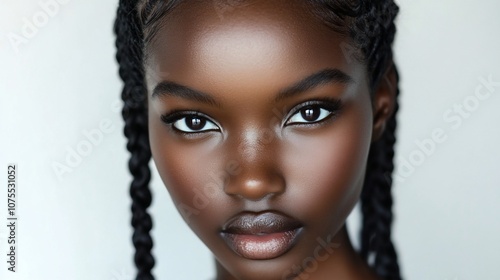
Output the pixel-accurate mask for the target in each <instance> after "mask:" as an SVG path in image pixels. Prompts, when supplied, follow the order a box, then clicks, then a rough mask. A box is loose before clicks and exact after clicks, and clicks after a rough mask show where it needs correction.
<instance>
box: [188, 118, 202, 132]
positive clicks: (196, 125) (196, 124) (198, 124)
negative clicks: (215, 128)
mask: <svg viewBox="0 0 500 280" xmlns="http://www.w3.org/2000/svg"><path fill="white" fill-rule="evenodd" d="M205 123H206V120H205V119H201V118H199V117H188V118H186V125H187V127H189V129H192V130H200V129H202V128H203V127H204V126H205Z"/></svg>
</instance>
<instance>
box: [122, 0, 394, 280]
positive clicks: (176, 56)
mask: <svg viewBox="0 0 500 280" xmlns="http://www.w3.org/2000/svg"><path fill="white" fill-rule="evenodd" d="M397 13H398V7H397V6H396V5H395V3H394V2H393V1H391V0H377V1H347V0H272V1H269V0H248V1H244V0H226V1H222V0H219V1H217V0H213V1H212V0H211V1H208V0H206V1H191V0H165V1H147V0H142V1H128V0H121V1H120V5H119V8H118V14H117V19H116V23H115V32H116V35H117V41H116V46H117V50H118V51H117V59H118V62H119V64H120V76H121V78H122V79H123V81H124V83H125V86H124V89H123V92H122V98H123V101H124V104H125V105H124V108H123V117H124V120H125V135H126V136H127V138H128V145H127V148H128V150H129V151H130V152H131V158H130V161H129V167H130V172H131V173H132V174H133V176H134V179H133V182H132V184H131V189H130V193H131V196H132V198H133V205H132V212H133V219H132V225H133V227H134V229H135V231H134V235H133V243H134V245H135V248H136V250H137V251H136V254H135V263H136V265H137V268H138V274H137V279H153V276H152V274H151V269H152V267H153V265H154V259H153V256H152V255H151V252H150V251H151V248H152V244H153V243H152V239H151V236H150V235H149V231H150V230H151V228H152V220H151V217H150V215H149V214H148V213H147V208H148V206H149V205H150V203H151V193H150V191H149V189H148V183H149V180H150V170H149V169H148V162H149V160H150V158H151V157H153V159H154V162H155V165H156V167H157V168H158V171H159V174H160V176H161V179H162V181H163V183H164V184H165V186H166V188H167V190H168V192H169V193H170V195H171V197H172V199H173V201H174V202H175V205H176V206H177V208H178V210H179V212H180V214H181V215H182V216H183V218H184V220H185V221H186V222H187V223H188V224H189V226H190V227H191V229H192V230H193V231H194V232H195V233H196V235H197V236H198V237H199V238H200V239H201V240H202V241H203V242H204V243H205V244H206V246H208V248H209V249H210V250H211V251H212V253H213V255H214V257H215V261H216V267H217V276H216V278H217V279H218V280H231V279H313V280H317V279H342V280H354V279H359V280H361V279H363V280H370V279H401V276H400V271H399V266H398V261H397V255H396V251H395V248H394V246H393V244H392V241H391V223H392V212H391V206H392V198H391V173H392V171H393V156H394V151H393V146H394V143H395V135H394V134H395V128H396V119H395V114H396V112H397V109H398V104H397V96H398V74H397V70H396V67H395V65H394V63H393V60H392V57H393V56H392V47H391V45H392V42H393V39H394V35H395V25H394V19H395V17H396V15H397ZM359 199H360V200H361V202H362V204H361V205H362V212H363V223H362V226H363V227H362V231H361V249H360V251H359V252H357V251H356V250H355V249H354V248H353V247H352V245H351V242H350V237H349V236H348V233H347V230H346V224H345V221H346V218H347V216H348V215H349V214H350V212H351V211H352V209H353V207H354V206H355V204H356V202H357V201H358V200H359ZM193 265H194V266H195V265H196V264H189V266H190V267H191V266H193ZM171 278H172V279H175V275H172V277H171Z"/></svg>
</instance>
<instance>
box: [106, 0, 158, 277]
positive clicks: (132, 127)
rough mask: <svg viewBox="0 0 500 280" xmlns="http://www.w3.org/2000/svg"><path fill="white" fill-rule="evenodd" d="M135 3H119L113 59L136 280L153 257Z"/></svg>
mask: <svg viewBox="0 0 500 280" xmlns="http://www.w3.org/2000/svg"><path fill="white" fill-rule="evenodd" d="M135 6H136V3H135V1H126V0H121V1H120V4H119V7H118V11H117V18H116V21H115V25H114V32H115V34H116V48H117V53H116V59H117V61H118V63H119V65H120V67H119V74H120V77H121V79H122V80H123V82H124V87H123V91H122V95H121V97H122V100H123V101H124V107H123V110H122V116H123V120H124V121H125V128H124V133H125V136H126V137H127V139H128V142H127V150H128V151H129V152H130V154H131V157H130V159H129V162H128V167H129V170H130V173H131V174H132V175H133V180H132V183H131V185H130V196H131V197H132V226H133V227H134V233H133V236H132V242H133V244H134V246H135V249H136V252H135V255H134V261H135V264H136V266H137V269H138V273H137V277H136V279H138V280H143V279H144V280H147V279H154V278H153V276H152V274H151V269H152V268H153V266H154V263H155V262H154V258H153V256H152V254H151V248H152V247H153V240H152V238H151V235H150V234H149V231H150V230H151V228H152V226H153V223H152V220H151V216H150V215H149V214H148V212H147V208H148V207H149V206H150V205H151V192H150V190H149V186H148V185H149V181H150V178H151V172H150V169H149V166H148V163H149V161H150V159H151V150H150V147H149V138H148V123H147V108H146V103H145V94H146V90H145V84H144V71H143V68H142V38H141V36H142V35H141V34H142V33H141V31H140V28H139V25H138V24H139V21H138V17H137V14H136V11H135Z"/></svg>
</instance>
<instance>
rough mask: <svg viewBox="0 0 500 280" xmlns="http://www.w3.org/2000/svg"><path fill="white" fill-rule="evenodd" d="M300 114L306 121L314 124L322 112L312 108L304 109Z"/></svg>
mask: <svg viewBox="0 0 500 280" xmlns="http://www.w3.org/2000/svg"><path fill="white" fill-rule="evenodd" d="M300 114H301V115H302V118H304V120H306V121H310V122H312V121H315V120H317V119H318V117H319V114H320V110H318V109H317V108H312V107H310V108H305V109H303V110H302V111H301V112H300Z"/></svg>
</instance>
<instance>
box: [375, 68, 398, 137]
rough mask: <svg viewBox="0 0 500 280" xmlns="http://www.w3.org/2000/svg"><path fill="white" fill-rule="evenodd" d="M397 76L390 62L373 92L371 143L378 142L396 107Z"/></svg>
mask: <svg viewBox="0 0 500 280" xmlns="http://www.w3.org/2000/svg"><path fill="white" fill-rule="evenodd" d="M397 83H398V80H397V76H396V71H395V68H394V64H393V62H392V61H391V62H390V64H389V66H388V67H387V70H386V72H385V74H384V75H383V77H382V80H381V81H380V83H379V85H378V87H377V89H376V90H375V93H374V96H373V100H372V106H373V131H372V142H374V141H376V140H378V139H379V138H380V137H381V136H382V134H383V133H384V131H385V126H386V123H387V121H388V120H389V118H390V117H391V116H392V114H393V113H394V108H395V105H396V89H397Z"/></svg>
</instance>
